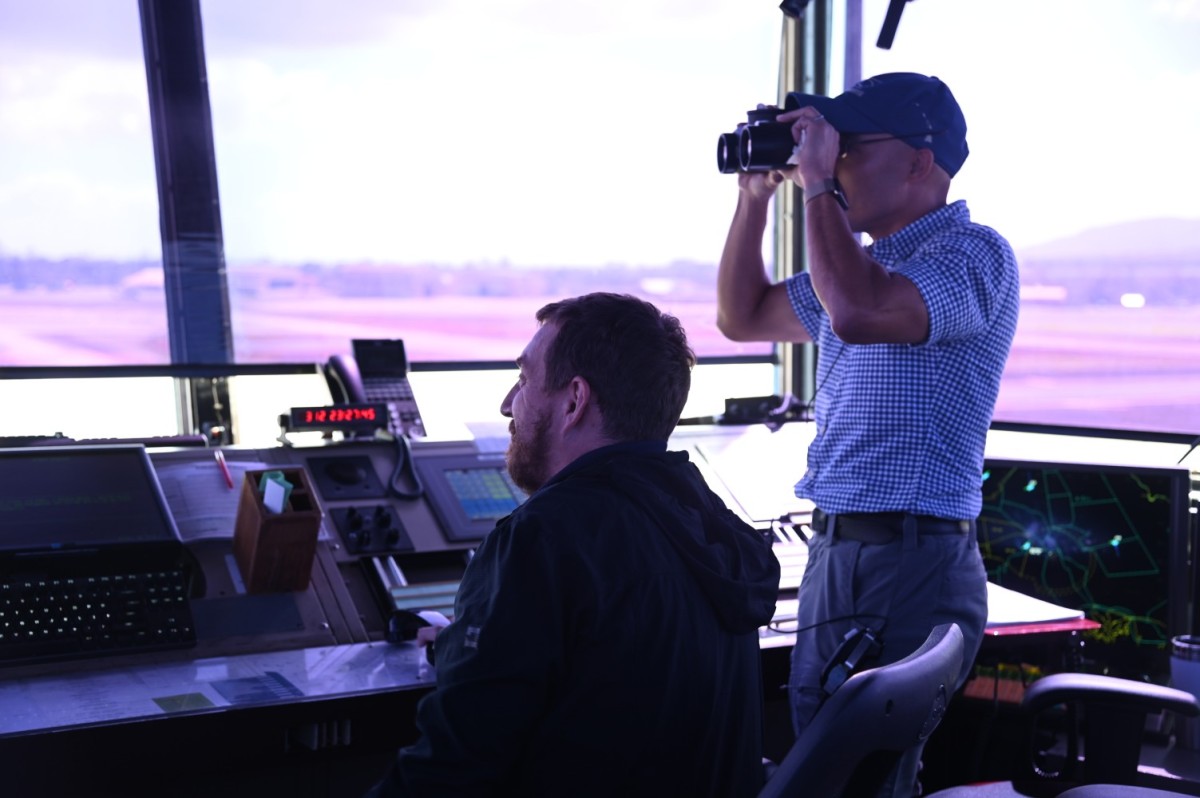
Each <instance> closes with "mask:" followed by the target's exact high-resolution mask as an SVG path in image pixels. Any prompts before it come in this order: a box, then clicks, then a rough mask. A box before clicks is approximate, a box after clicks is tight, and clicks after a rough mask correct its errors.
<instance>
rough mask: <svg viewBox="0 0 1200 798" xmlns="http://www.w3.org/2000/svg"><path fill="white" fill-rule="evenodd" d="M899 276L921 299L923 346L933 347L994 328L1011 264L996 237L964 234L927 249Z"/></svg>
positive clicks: (1008, 250)
mask: <svg viewBox="0 0 1200 798" xmlns="http://www.w3.org/2000/svg"><path fill="white" fill-rule="evenodd" d="M899 272H900V273H901V274H903V275H904V276H905V277H907V278H908V279H909V280H911V281H912V282H913V284H914V285H915V286H916V287H917V290H918V291H920V292H921V296H922V297H923V298H924V299H925V305H926V307H927V308H928V310H929V338H928V339H927V341H926V343H927V344H937V343H942V342H945V341H951V340H955V339H959V338H966V337H969V336H972V335H977V334H978V333H980V332H982V331H983V330H984V329H986V328H988V327H989V326H991V325H992V324H993V323H994V322H995V320H996V314H997V313H998V312H999V308H1000V306H1001V304H1002V303H1001V301H1000V300H1001V298H1002V297H1004V296H1006V295H1007V293H1008V292H1009V290H1010V286H1009V282H1010V281H1011V280H1012V279H1013V276H1014V275H1015V274H1016V259H1015V257H1014V256H1013V253H1012V249H1011V248H1009V246H1008V245H1007V243H1005V242H1004V241H1003V239H1000V238H999V237H998V236H994V235H985V234H983V233H982V231H980V232H973V231H969V232H964V233H961V234H959V235H956V236H952V237H946V238H942V239H939V240H937V241H936V242H934V243H931V244H930V245H929V246H927V247H925V248H924V249H923V250H922V251H921V252H920V253H919V255H918V257H915V258H913V259H912V260H911V261H910V262H908V263H906V264H905V265H904V266H903V267H902V268H900V269H899Z"/></svg>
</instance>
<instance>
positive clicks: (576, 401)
mask: <svg viewBox="0 0 1200 798" xmlns="http://www.w3.org/2000/svg"><path fill="white" fill-rule="evenodd" d="M564 401H565V406H564V409H563V429H564V430H568V429H571V428H573V427H578V426H579V425H580V424H582V423H583V421H584V419H585V418H587V415H588V413H589V412H590V411H591V409H592V386H591V385H590V384H589V383H588V381H587V380H585V379H584V378H583V377H579V376H575V377H572V378H571V381H570V382H569V383H567V387H566V399H565V400H564Z"/></svg>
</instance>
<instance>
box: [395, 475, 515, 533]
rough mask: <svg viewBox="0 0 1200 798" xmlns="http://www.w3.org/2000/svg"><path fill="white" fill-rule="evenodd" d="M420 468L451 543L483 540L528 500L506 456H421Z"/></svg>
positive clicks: (431, 501)
mask: <svg viewBox="0 0 1200 798" xmlns="http://www.w3.org/2000/svg"><path fill="white" fill-rule="evenodd" d="M416 464H417V469H418V471H420V473H421V479H422V481H423V482H424V484H425V490H426V493H427V495H428V497H429V501H430V504H431V505H432V507H433V511H434V514H435V515H436V516H437V518H438V521H439V522H440V523H441V525H442V531H443V532H444V533H445V535H446V538H447V539H448V540H451V541H475V540H482V539H483V538H484V536H485V535H487V533H488V532H490V531H492V527H494V526H495V525H496V522H497V521H499V520H500V519H501V518H503V517H504V516H506V515H508V514H509V513H511V512H512V511H513V510H515V509H517V507H518V506H519V505H520V504H521V503H522V502H524V501H525V499H526V498H528V497H527V496H526V495H525V492H524V491H523V490H521V489H520V488H518V487H517V486H516V484H515V483H513V481H512V477H510V476H509V475H508V469H507V468H506V467H505V465H504V457H503V455H491V456H489V455H449V456H445V455H433V454H422V455H421V456H419V457H418V458H417V460H416Z"/></svg>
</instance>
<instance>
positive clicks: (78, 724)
mask: <svg viewBox="0 0 1200 798" xmlns="http://www.w3.org/2000/svg"><path fill="white" fill-rule="evenodd" d="M433 682H434V674H433V669H432V668H430V667H429V665H428V663H427V662H426V659H425V654H424V652H423V651H422V650H420V649H418V648H417V647H416V646H415V645H414V644H412V643H408V644H404V645H398V646H397V645H391V644H388V643H355V644H350V645H340V646H326V647H322V648H307V649H298V650H293V651H274V652H266V653H261V654H240V655H236V656H226V657H212V658H207V659H197V660H192V661H182V662H172V663H157V664H150V665H134V666H125V665H121V666H117V665H114V666H112V667H110V668H105V667H104V666H103V665H101V666H100V667H98V668H97V669H96V670H89V671H87V672H80V673H68V674H59V675H50V676H26V677H22V678H16V679H11V680H4V681H0V738H3V737H9V736H15V735H22V734H30V733H37V732H46V731H62V730H66V729H75V728H85V727H92V726H100V725H106V724H115V723H126V722H132V721H141V720H148V719H154V718H161V717H166V716H183V715H198V714H205V713H216V712H223V711H227V710H230V709H237V708H243V707H260V706H266V705H270V704H284V703H303V702H305V701H313V700H324V699H329V698H343V697H350V696H356V695H364V694H370V693H377V692H382V691H392V690H397V689H405V688H412V687H420V686H427V685H432V684H433Z"/></svg>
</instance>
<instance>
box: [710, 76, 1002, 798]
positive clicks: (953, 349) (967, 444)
mask: <svg viewBox="0 0 1200 798" xmlns="http://www.w3.org/2000/svg"><path fill="white" fill-rule="evenodd" d="M787 106H788V108H791V109H793V110H790V111H787V112H785V113H783V114H781V115H780V116H779V118H778V121H780V122H786V123H790V124H791V126H792V136H793V139H794V140H795V141H796V142H797V149H796V151H795V153H794V154H793V156H792V158H791V159H790V160H789V163H790V164H792V165H793V166H792V167H791V168H790V169H788V170H787V171H786V172H779V171H773V172H765V173H764V172H759V173H742V174H740V175H739V176H738V186H739V190H740V194H739V198H738V205H737V210H736V212H735V214H734V218H733V224H732V226H731V228H730V230H729V236H728V239H727V240H726V244H725V250H724V253H723V254H722V256H721V265H720V271H719V275H718V324H719V326H720V328H721V330H722V332H724V333H725V335H726V336H728V337H729V338H731V339H734V340H737V341H794V342H803V341H813V342H815V343H816V344H817V347H818V352H819V357H818V364H817V376H816V388H815V396H814V401H815V422H816V423H815V427H816V429H815V437H814V439H813V441H812V443H811V444H810V446H809V450H808V467H807V470H806V472H805V473H804V475H803V477H802V478H801V479H800V481H799V482H798V483H797V485H796V495H797V496H801V497H806V498H809V499H811V500H812V501H813V502H814V503H815V505H816V510H815V511H814V513H813V522H812V530H813V532H814V534H813V535H812V538H811V540H810V542H809V560H808V566H807V570H806V571H805V574H804V578H803V581H802V582H801V585H800V592H799V619H798V621H799V622H798V629H799V632H798V634H797V640H796V646H795V648H794V650H793V653H792V672H791V679H790V685H789V687H790V691H791V700H792V705H793V722H794V726H795V728H796V731H797V732H799V731H800V730H801V729H803V728H804V726H805V725H807V723H808V722H809V720H810V719H811V718H812V715H813V713H814V712H815V711H816V710H817V708H818V706H819V705H820V703H821V700H822V697H823V691H822V685H821V679H822V671H823V670H824V668H825V666H826V664H827V663H828V662H829V660H830V658H831V657H832V656H833V655H834V653H835V652H836V651H837V649H838V647H839V645H840V644H841V643H842V641H843V640H844V639H845V637H846V635H847V634H848V633H851V632H852V631H853V630H854V629H856V628H863V627H869V628H870V629H871V630H872V633H873V634H874V635H875V636H877V637H878V638H879V639H880V640H881V642H882V648H881V651H880V657H879V659H878V660H877V661H876V662H875V664H884V663H887V662H893V661H895V660H899V659H901V658H903V657H904V656H905V655H907V654H909V653H910V652H912V651H913V650H914V649H916V648H917V647H918V646H919V645H920V643H921V642H922V641H924V639H925V637H926V636H927V635H928V633H929V631H930V630H931V629H932V628H933V627H934V626H935V625H937V624H939V623H944V622H947V621H953V622H956V623H957V624H958V625H959V626H960V627H961V628H962V631H963V634H964V637H965V641H966V651H965V659H964V661H963V671H962V674H961V677H960V681H959V684H961V683H962V682H963V681H965V679H966V677H967V675H968V674H969V673H970V669H971V666H972V664H973V660H974V657H975V654H976V653H977V651H978V648H979V643H980V639H981V636H982V634H983V629H984V626H985V624H986V621H987V590H986V576H985V572H984V568H983V563H982V560H981V558H980V555H979V551H978V548H977V546H976V542H975V522H974V519H975V518H976V517H977V516H978V515H979V510H980V505H981V501H982V497H981V492H980V475H981V472H982V468H983V454H984V442H985V439H986V435H987V431H988V427H989V425H990V423H991V417H992V411H993V409H994V407H995V402H996V395H997V392H998V390H999V385H1000V375H1001V372H1002V371H1003V370H1004V364H1005V361H1006V360H1007V358H1008V352H1009V349H1010V347H1011V344H1012V339H1013V334H1014V332H1015V330H1016V325H1017V311H1018V305H1019V285H1018V274H1017V265H1016V261H1015V258H1014V257H1013V253H1012V249H1011V247H1010V246H1009V245H1008V242H1007V241H1005V239H1004V238H1003V237H1001V236H1000V235H999V234H998V233H997V232H996V231H994V230H992V229H990V228H988V227H984V226H983V225H980V224H976V223H974V222H972V221H971V217H970V214H969V213H968V211H967V206H966V203H965V202H962V201H957V202H953V203H950V204H947V195H948V193H949V188H950V180H951V178H952V177H953V176H954V175H955V174H956V173H957V172H958V170H959V167H961V166H962V164H963V161H964V160H966V157H967V141H966V132H967V126H966V121H965V120H964V118H963V115H962V111H961V110H960V109H959V106H958V103H957V102H956V101H955V99H954V96H953V95H952V94H951V93H950V89H949V88H947V86H946V85H945V84H944V83H943V82H942V81H940V80H938V79H937V78H935V77H927V76H925V75H919V74H914V73H891V74H885V75H879V76H876V77H873V78H869V79H867V80H864V81H862V82H861V83H859V84H857V85H856V86H854V87H853V88H851V89H850V90H849V91H847V92H845V93H844V94H842V95H840V96H838V97H821V96H813V95H802V94H793V95H791V96H789V98H788V103H787ZM785 179H791V180H793V181H795V182H796V183H797V184H798V185H799V186H800V187H801V188H802V189H803V191H804V217H805V230H806V233H807V246H808V263H809V271H807V272H805V273H802V274H798V275H794V276H792V277H790V278H788V279H787V280H785V281H783V282H780V283H774V284H772V283H771V281H770V280H769V278H768V277H767V275H766V272H765V269H764V264H763V259H762V254H761V253H762V241H763V234H764V232H765V230H766V226H767V207H768V202H769V201H770V199H771V197H772V195H773V194H774V193H775V189H776V188H778V187H779V185H780V184H781V183H782V182H783V181H784V180H785ZM856 233H866V234H868V235H869V236H870V237H871V241H872V243H870V244H869V245H868V246H865V247H864V246H863V245H862V244H860V242H859V240H858V238H857V237H856V235H855V234H856ZM918 756H919V752H915V754H914V755H913V756H912V757H911V760H912V761H911V762H908V763H907V766H906V767H907V768H908V770H907V773H904V772H901V774H900V779H899V780H898V782H897V793H896V794H897V795H912V794H913V789H914V788H915V772H916V766H917V758H918Z"/></svg>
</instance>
